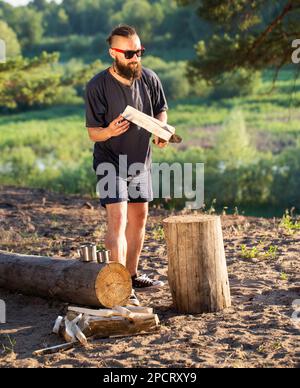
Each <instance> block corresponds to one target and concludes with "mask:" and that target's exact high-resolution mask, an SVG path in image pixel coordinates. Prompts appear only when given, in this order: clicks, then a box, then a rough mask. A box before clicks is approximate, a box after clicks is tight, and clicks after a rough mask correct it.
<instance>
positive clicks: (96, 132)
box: [87, 115, 130, 142]
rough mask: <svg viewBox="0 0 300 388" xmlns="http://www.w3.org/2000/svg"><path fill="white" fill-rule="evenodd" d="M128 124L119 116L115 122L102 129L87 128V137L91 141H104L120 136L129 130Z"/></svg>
mask: <svg viewBox="0 0 300 388" xmlns="http://www.w3.org/2000/svg"><path fill="white" fill-rule="evenodd" d="M129 125H130V123H129V122H128V121H127V120H124V119H123V117H122V116H121V115H120V116H118V117H117V118H116V119H115V120H113V121H112V122H111V123H110V124H109V126H108V127H106V128H102V127H98V128H90V127H88V128H87V130H88V133H89V137H90V139H91V140H92V141H94V142H98V141H106V140H108V139H110V138H111V137H115V136H120V135H122V133H124V132H126V131H127V129H128V128H129Z"/></svg>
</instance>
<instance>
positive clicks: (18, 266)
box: [0, 251, 132, 308]
mask: <svg viewBox="0 0 300 388" xmlns="http://www.w3.org/2000/svg"><path fill="white" fill-rule="evenodd" d="M0 287H2V288H5V289H8V290H12V291H18V292H20V293H23V294H27V295H35V296H41V297H51V298H56V299H60V300H62V301H65V302H69V303H74V304H80V305H86V306H95V307H100V306H104V307H109V308H111V307H114V306H124V305H126V304H127V302H128V299H129V296H130V294H131V290H132V283H131V277H130V274H129V272H128V271H127V269H126V268H125V267H124V266H123V265H121V264H119V263H114V262H110V263H108V264H107V263H101V264H99V263H96V262H91V263H83V262H81V261H79V260H74V259H58V258H51V257H45V256H29V255H19V254H15V253H8V252H4V251H0Z"/></svg>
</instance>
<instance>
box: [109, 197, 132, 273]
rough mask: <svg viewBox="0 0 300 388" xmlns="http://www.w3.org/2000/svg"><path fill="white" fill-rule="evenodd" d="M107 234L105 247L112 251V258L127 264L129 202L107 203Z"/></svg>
mask: <svg viewBox="0 0 300 388" xmlns="http://www.w3.org/2000/svg"><path fill="white" fill-rule="evenodd" d="M106 212H107V234H106V237H105V247H106V249H108V250H110V251H111V260H112V261H117V262H118V263H121V264H123V265H124V266H126V255H127V242H126V236H125V231H126V224H127V202H126V201H124V202H119V203H112V204H108V205H106Z"/></svg>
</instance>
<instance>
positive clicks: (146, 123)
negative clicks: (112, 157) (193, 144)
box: [122, 105, 182, 143]
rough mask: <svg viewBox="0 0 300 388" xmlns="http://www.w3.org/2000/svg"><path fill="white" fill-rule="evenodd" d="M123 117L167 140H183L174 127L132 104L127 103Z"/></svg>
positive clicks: (175, 141) (171, 141) (173, 141)
mask: <svg viewBox="0 0 300 388" xmlns="http://www.w3.org/2000/svg"><path fill="white" fill-rule="evenodd" d="M122 117H124V119H126V120H128V121H131V122H132V123H134V124H136V125H138V126H140V127H142V128H144V129H146V130H147V131H148V132H150V133H153V134H154V135H156V136H158V137H159V138H161V139H163V140H165V141H169V142H170V143H180V142H181V141H182V139H181V137H180V136H178V135H175V128H174V127H172V126H171V125H168V124H165V123H163V122H162V121H160V120H158V119H156V118H154V117H151V116H149V115H147V114H145V113H143V112H140V111H139V110H137V109H135V108H133V107H132V106H130V105H127V107H126V109H125V110H124V112H123V113H122Z"/></svg>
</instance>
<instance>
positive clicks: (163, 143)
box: [154, 110, 168, 148]
mask: <svg viewBox="0 0 300 388" xmlns="http://www.w3.org/2000/svg"><path fill="white" fill-rule="evenodd" d="M155 118H156V119H157V120H160V121H162V122H163V123H164V124H167V122H168V114H167V112H166V111H165V110H164V111H162V112H160V113H159V114H158V115H156V116H155ZM154 142H155V145H157V146H158V147H159V148H164V147H166V146H167V145H168V142H167V141H165V140H162V139H160V138H159V137H158V136H154Z"/></svg>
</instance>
